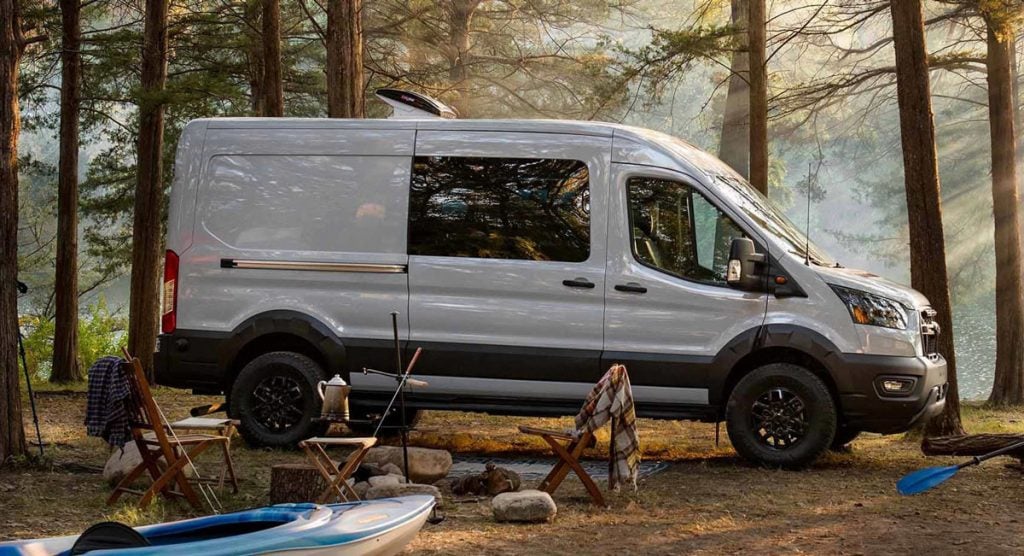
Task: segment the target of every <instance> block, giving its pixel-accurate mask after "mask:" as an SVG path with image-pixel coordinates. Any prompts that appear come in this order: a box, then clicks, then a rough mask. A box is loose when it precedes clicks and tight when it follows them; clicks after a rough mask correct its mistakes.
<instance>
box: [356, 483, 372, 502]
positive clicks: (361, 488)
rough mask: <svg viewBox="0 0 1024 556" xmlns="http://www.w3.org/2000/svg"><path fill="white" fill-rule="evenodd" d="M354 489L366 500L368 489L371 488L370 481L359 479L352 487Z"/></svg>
mask: <svg viewBox="0 0 1024 556" xmlns="http://www.w3.org/2000/svg"><path fill="white" fill-rule="evenodd" d="M352 490H354V491H356V494H358V495H359V497H360V498H362V499H364V500H365V499H366V491H368V490H370V483H368V482H366V481H359V482H358V483H356V484H355V485H354V486H353V487H352Z"/></svg>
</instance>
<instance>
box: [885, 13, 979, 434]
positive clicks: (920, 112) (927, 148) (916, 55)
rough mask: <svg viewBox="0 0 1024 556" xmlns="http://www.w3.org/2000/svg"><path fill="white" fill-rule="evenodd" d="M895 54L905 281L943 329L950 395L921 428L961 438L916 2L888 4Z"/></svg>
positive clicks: (925, 62)
mask: <svg viewBox="0 0 1024 556" xmlns="http://www.w3.org/2000/svg"><path fill="white" fill-rule="evenodd" d="M890 10H891V12H892V20H893V46H894V48H895V51H896V95H897V100H898V102H899V108H900V136H901V139H902V142H903V174H904V178H903V179H904V182H905V183H906V190H907V219H908V221H909V228H910V281H911V284H912V285H913V287H914V288H915V289H917V290H918V291H920V292H921V293H923V294H924V295H925V296H926V297H927V298H928V299H929V300H930V301H931V304H932V307H933V308H934V309H935V310H936V311H937V312H938V315H937V317H936V320H937V321H938V322H939V324H940V326H941V327H942V333H941V334H940V335H939V339H938V348H939V353H941V354H942V355H943V356H945V358H946V365H947V376H948V378H949V393H948V395H947V398H946V408H945V410H944V411H943V412H942V413H941V414H940V415H938V416H936V417H935V418H934V419H932V420H931V422H929V423H928V424H927V425H926V427H925V434H926V435H927V436H941V435H950V434H961V433H962V432H963V426H962V425H961V424H960V397H959V395H958V393H957V386H956V355H955V353H954V351H953V313H952V310H951V307H950V302H949V279H948V276H947V274H946V241H945V237H944V236H943V230H942V193H941V186H940V184H939V167H938V160H937V154H936V152H935V122H934V121H933V119H932V98H931V90H930V88H929V81H928V57H927V53H926V51H925V42H924V24H923V21H922V15H921V0H900V1H899V2H892V3H891V4H890Z"/></svg>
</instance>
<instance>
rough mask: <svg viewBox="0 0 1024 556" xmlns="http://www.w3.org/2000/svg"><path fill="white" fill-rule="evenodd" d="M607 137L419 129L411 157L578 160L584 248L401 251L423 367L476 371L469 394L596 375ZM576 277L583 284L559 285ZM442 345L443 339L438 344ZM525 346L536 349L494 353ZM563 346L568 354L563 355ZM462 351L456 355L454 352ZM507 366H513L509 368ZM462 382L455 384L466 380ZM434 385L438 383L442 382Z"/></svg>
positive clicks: (426, 370)
mask: <svg viewBox="0 0 1024 556" xmlns="http://www.w3.org/2000/svg"><path fill="white" fill-rule="evenodd" d="M610 150H611V140H610V138H608V137H595V136H585V135H564V134H545V133H492V132H476V131H458V132H444V133H441V132H434V131H420V132H419V133H418V136H417V141H416V155H417V157H490V158H507V159H516V158H525V159H537V158H547V159H565V160H576V161H581V162H583V163H585V164H586V166H587V172H588V180H589V195H590V197H589V202H590V210H589V217H590V218H589V220H590V222H589V225H590V233H589V238H590V250H589V255H588V258H587V259H586V260H585V261H582V262H562V261H534V260H513V259H497V258H473V257H439V256H421V255H411V256H410V257H409V291H410V299H409V315H410V327H411V335H410V339H411V341H412V343H413V344H415V345H420V344H424V343H425V345H427V346H431V345H433V346H434V349H431V348H430V347H428V348H426V349H425V351H424V354H423V357H422V358H421V360H420V362H419V363H418V365H417V371H418V372H419V373H422V374H428V375H440V376H464V375H467V374H470V375H471V376H476V377H478V378H480V379H483V380H481V381H478V382H473V383H470V384H471V385H473V386H477V387H479V388H480V391H479V392H478V393H488V392H489V393H495V392H499V391H500V390H498V389H496V387H495V386H488V384H487V379H499V378H513V379H522V380H552V381H556V380H564V379H565V377H572V378H573V379H575V380H580V381H585V382H590V383H593V382H594V381H596V379H597V378H599V377H600V368H599V360H600V353H601V350H602V348H603V330H602V323H603V320H604V316H603V315H604V295H603V292H604V272H605V257H606V239H605V236H606V224H605V215H606V213H607V204H608V200H607V189H608V183H607V180H608V164H609V153H610ZM574 279H583V280H587V281H589V282H590V283H592V284H593V286H592V287H591V288H589V289H587V288H574V287H567V286H566V285H565V284H564V283H563V282H564V281H566V280H574ZM444 345H448V346H449V347H448V348H445V347H443V346H444ZM503 346H504V347H509V348H515V347H529V348H531V350H533V352H534V353H535V357H534V358H533V359H532V360H531V361H530V362H529V363H528V364H523V363H521V362H517V359H516V358H517V357H518V358H519V361H522V359H521V356H522V354H514V353H503V352H502V349H501V348H502V347H503ZM566 347H571V348H572V349H571V351H572V352H573V353H569V354H567V353H566V352H565V348H566ZM457 353H462V354H464V355H465V357H453V355H454V354H457ZM508 373H513V374H511V375H509V374H508ZM467 387H469V386H463V387H461V388H462V389H465V388H467ZM442 392H443V390H442Z"/></svg>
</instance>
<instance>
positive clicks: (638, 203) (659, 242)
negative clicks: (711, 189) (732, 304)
mask: <svg viewBox="0 0 1024 556" xmlns="http://www.w3.org/2000/svg"><path fill="white" fill-rule="evenodd" d="M627 189H628V195H629V212H630V223H631V228H632V244H633V254H634V256H635V257H636V258H637V260H639V261H640V262H642V263H644V264H646V265H648V266H653V267H655V268H658V269H661V270H664V271H666V272H669V273H671V274H675V275H676V276H681V277H683V278H688V279H690V280H697V281H700V282H707V283H710V284H715V285H725V283H726V282H725V274H726V270H727V267H728V264H729V247H730V245H731V244H732V240H733V238H736V237H743V232H742V231H741V230H740V228H739V227H738V226H736V224H735V223H734V222H733V221H732V219H730V218H729V217H728V216H726V215H725V214H724V213H723V212H722V211H720V210H718V209H717V208H716V207H715V206H714V205H712V204H711V203H710V202H709V201H708V200H707V199H705V198H704V197H703V196H702V195H701V194H700V193H698V192H696V191H694V190H693V189H691V188H690V187H689V186H687V185H685V184H682V183H679V182H674V181H670V180H664V179H658V178H630V180H629V182H628V184H627Z"/></svg>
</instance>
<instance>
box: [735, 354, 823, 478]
mask: <svg viewBox="0 0 1024 556" xmlns="http://www.w3.org/2000/svg"><path fill="white" fill-rule="evenodd" d="M776 389H786V390H787V391H788V392H790V393H792V394H794V395H795V396H797V397H799V399H800V400H801V401H802V403H803V407H804V410H803V414H802V415H803V422H804V423H805V427H804V434H803V436H802V437H801V438H800V439H799V440H798V441H796V442H794V443H793V444H792V445H791V446H788V447H783V448H775V447H772V446H769V445H768V444H767V443H765V442H764V441H762V439H761V438H760V435H759V431H758V430H755V425H754V416H753V406H754V402H755V401H758V400H759V398H761V397H762V396H764V395H768V394H769V393H770V392H772V391H773V390H776ZM725 420H726V428H727V430H728V431H729V440H730V441H731V442H732V445H733V447H734V448H735V449H736V452H738V453H739V454H740V455H741V456H743V457H744V458H746V459H748V460H750V461H752V462H755V463H758V464H760V465H764V466H766V467H782V468H787V469H799V468H802V467H806V466H807V465H810V464H811V463H812V462H814V460H815V459H817V458H818V456H820V455H821V454H822V453H824V452H825V451H826V450H828V448H829V447H830V446H831V445H832V440H833V438H835V434H836V404H835V401H834V400H833V399H832V395H831V393H830V392H829V390H828V387H827V386H826V385H825V383H824V382H822V380H821V379H820V378H818V377H817V376H815V374H814V373H812V372H811V371H809V370H807V369H805V368H803V367H800V366H799V365H793V364H789V363H772V364H768V365H764V366H762V367H758V368H757V369H754V370H753V371H752V372H751V373H750V374H748V375H747V376H745V377H743V378H742V379H741V380H740V381H739V383H737V384H736V387H735V388H733V390H732V393H731V394H730V395H729V401H728V404H727V405H726V411H725Z"/></svg>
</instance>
